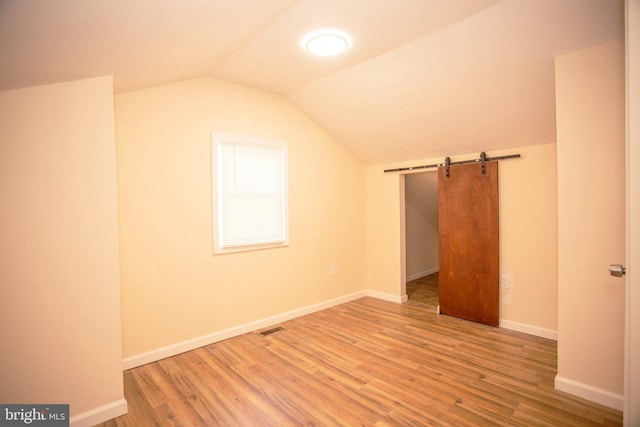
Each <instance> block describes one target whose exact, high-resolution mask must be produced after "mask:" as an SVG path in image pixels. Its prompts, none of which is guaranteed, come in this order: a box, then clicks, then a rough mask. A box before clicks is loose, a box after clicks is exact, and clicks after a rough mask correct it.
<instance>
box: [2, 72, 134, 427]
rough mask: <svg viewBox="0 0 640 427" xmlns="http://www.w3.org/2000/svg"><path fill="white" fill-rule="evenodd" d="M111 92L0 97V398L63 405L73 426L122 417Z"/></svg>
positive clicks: (41, 91)
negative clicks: (104, 413) (0, 345)
mask: <svg viewBox="0 0 640 427" xmlns="http://www.w3.org/2000/svg"><path fill="white" fill-rule="evenodd" d="M112 90H113V89H112V81H111V78H97V79H91V80H84V81H78V82H72V83H63V84H55V85H48V86H41V87H33V88H27V89H20V90H14V91H7V92H0V200H1V202H0V203H1V204H2V207H1V208H0V236H2V237H1V238H0V284H1V286H2V297H1V298H0V301H1V305H2V308H1V309H0V335H1V337H2V350H1V351H0V378H2V380H1V381H2V384H1V385H0V401H1V402H3V403H23V404H28V403H42V404H46V403H69V404H70V411H71V416H72V418H73V419H74V421H79V422H78V423H76V424H77V425H82V423H83V422H84V421H86V422H88V423H91V422H98V421H101V420H105V419H108V418H110V417H111V416H116V415H119V414H120V413H122V412H123V411H126V403H125V402H124V400H123V387H122V351H121V333H120V292H119V277H118V224H117V206H116V202H117V196H116V165H115V141H114V129H113V123H114V121H113V97H112ZM90 411H97V412H98V414H97V415H100V414H99V413H100V412H101V411H104V412H106V413H107V414H108V415H107V416H106V418H103V419H100V418H92V417H91V416H88V418H85V417H84V416H85V415H86V414H87V413H88V412H90ZM93 415H96V414H93Z"/></svg>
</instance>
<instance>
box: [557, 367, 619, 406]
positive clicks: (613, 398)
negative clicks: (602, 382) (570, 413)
mask: <svg viewBox="0 0 640 427" xmlns="http://www.w3.org/2000/svg"><path fill="white" fill-rule="evenodd" d="M554 386H555V388H556V390H559V391H563V392H565V393H569V394H572V395H574V396H578V397H581V398H583V399H587V400H589V401H591V402H595V403H599V404H600V405H604V406H607V407H609V408H613V409H615V410H618V411H622V408H623V406H624V396H623V395H621V394H616V393H612V392H610V391H607V390H603V389H601V388H597V387H593V386H590V385H588V384H584V383H581V382H578V381H574V380H570V379H568V378H563V377H561V376H558V375H557V376H556V378H555V381H554Z"/></svg>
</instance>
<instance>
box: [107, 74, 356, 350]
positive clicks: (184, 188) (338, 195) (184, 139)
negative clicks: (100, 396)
mask: <svg viewBox="0 0 640 427" xmlns="http://www.w3.org/2000/svg"><path fill="white" fill-rule="evenodd" d="M115 108H116V133H117V148H118V189H119V218H120V243H121V246H120V255H121V276H122V319H123V347H124V356H125V359H126V358H131V357H135V356H137V355H141V354H144V353H146V352H153V351H157V350H158V349H161V348H163V347H165V346H171V345H174V344H176V343H180V342H184V341H187V340H192V339H197V338H198V337H202V336H206V335H208V334H212V333H215V332H216V331H222V330H226V329H228V328H232V327H235V326H238V325H242V324H246V323H248V322H253V321H256V320H259V319H264V318H268V317H269V316H274V315H278V314H280V313H283V312H287V311H289V310H295V309H299V308H300V307H304V306H308V305H312V304H316V303H319V302H323V301H327V300H330V299H332V298H337V297H341V296H344V295H347V294H350V293H353V292H356V291H362V290H364V289H365V287H364V285H365V283H364V269H365V252H366V251H365V245H364V236H365V234H364V230H365V228H364V220H363V219H364V217H365V212H364V207H365V205H364V175H363V167H362V166H361V164H360V163H359V162H358V161H357V160H356V159H355V157H353V156H352V155H351V154H350V153H349V152H347V151H346V150H345V149H344V148H343V147H342V146H341V145H340V144H338V143H337V142H336V141H335V140H333V139H332V138H331V137H330V136H329V135H328V134H326V132H324V131H323V130H322V129H320V128H319V127H318V126H317V125H315V124H314V123H313V122H312V121H310V120H309V119H308V118H307V117H306V116H305V115H303V114H302V113H301V112H300V111H299V110H298V109H297V108H296V107H294V106H293V105H292V104H290V103H289V102H288V101H286V100H285V99H284V98H282V97H279V96H275V95H270V94H267V93H264V92H259V91H255V90H250V89H247V88H243V87H241V86H236V85H233V84H229V83H224V82H221V81H217V80H213V79H209V78H202V79H195V80H189V81H184V82H179V83H175V84H169V85H164V86H159V87H155V88H151V89H147V90H141V91H136V92H129V93H124V94H120V95H117V96H116V99H115ZM212 131H218V132H228V133H236V134H244V135H250V136H256V137H264V138H270V139H275V140H281V141H285V142H288V144H289V209H290V234H291V239H290V241H291V245H290V246H289V247H286V248H278V249H269V250H261V251H253V252H245V253H235V254H226V255H216V256H213V255H212V234H211V233H212V231H211V209H212V208H211V173H212V171H211V132H212ZM332 264H337V266H338V274H337V275H335V276H332V275H331V265H332Z"/></svg>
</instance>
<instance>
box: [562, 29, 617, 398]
mask: <svg viewBox="0 0 640 427" xmlns="http://www.w3.org/2000/svg"><path fill="white" fill-rule="evenodd" d="M624 90H625V88H624V46H623V42H622V41H621V40H618V41H615V42H611V43H606V44H602V45H599V46H595V47H592V48H589V49H585V50H582V51H579V52H575V53H572V54H569V55H565V56H562V57H560V58H558V59H557V60H556V97H557V127H558V199H559V205H558V231H559V233H558V248H559V259H558V264H559V268H558V285H559V287H558V291H559V292H558V295H559V301H558V303H559V315H560V316H559V319H558V333H559V338H560V340H559V342H558V378H557V379H556V385H557V386H558V387H559V388H561V389H564V390H565V391H570V392H573V393H574V394H582V395H583V396H584V397H587V398H591V399H592V400H593V399H600V400H601V402H602V403H605V404H608V405H610V406H615V407H618V408H619V409H622V392H623V360H624V280H623V279H619V278H614V277H611V276H610V275H609V273H608V272H607V268H608V266H609V264H614V263H619V264H623V263H624V260H625V250H624V245H625V167H624V165H625V155H624V138H625V134H624V129H625V128H624V117H625V116H624V102H625V101H624V100H625V95H624Z"/></svg>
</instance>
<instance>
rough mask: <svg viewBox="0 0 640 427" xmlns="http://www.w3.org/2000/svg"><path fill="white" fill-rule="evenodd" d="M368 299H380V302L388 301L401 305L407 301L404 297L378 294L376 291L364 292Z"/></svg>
mask: <svg viewBox="0 0 640 427" xmlns="http://www.w3.org/2000/svg"><path fill="white" fill-rule="evenodd" d="M365 292H366V294H367V296H368V297H372V298H377V299H381V300H385V301H390V302H395V303H398V304H403V303H405V302H407V301H408V300H409V299H408V297H407V296H406V295H402V296H398V295H391V294H387V293H384V292H378V291H365Z"/></svg>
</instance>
